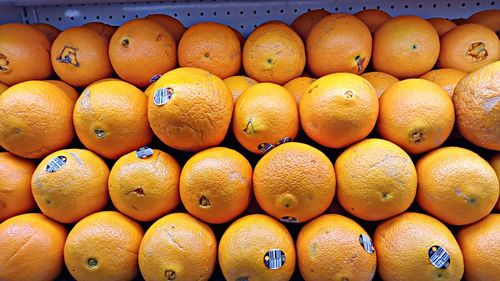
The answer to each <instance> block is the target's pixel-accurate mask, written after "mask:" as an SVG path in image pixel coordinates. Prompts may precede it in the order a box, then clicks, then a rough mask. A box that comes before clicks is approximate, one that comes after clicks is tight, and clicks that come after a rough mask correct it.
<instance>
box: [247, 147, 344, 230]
mask: <svg viewBox="0 0 500 281" xmlns="http://www.w3.org/2000/svg"><path fill="white" fill-rule="evenodd" d="M276 179H279V180H276ZM253 187H254V194H255V198H256V199H257V202H258V203H259V205H260V206H261V207H262V209H264V211H266V213H268V214H270V215H271V216H273V217H275V218H278V219H281V218H283V217H287V216H290V217H292V218H295V219H297V220H298V221H299V222H305V221H308V220H310V219H312V218H314V217H316V216H318V215H320V214H321V213H323V212H324V211H325V210H326V209H327V208H328V207H329V206H330V204H331V203H332V200H333V196H334V195H335V170H334V168H333V164H332V162H330V159H328V157H326V155H325V154H323V153H322V152H321V151H319V150H318V149H316V148H314V147H312V146H309V145H307V144H303V143H297V142H290V143H285V144H282V145H280V146H278V147H276V148H274V149H272V150H271V151H270V152H268V153H267V154H265V155H264V156H263V157H262V158H261V159H260V160H259V162H258V163H257V165H256V166H255V170H254V174H253Z"/></svg>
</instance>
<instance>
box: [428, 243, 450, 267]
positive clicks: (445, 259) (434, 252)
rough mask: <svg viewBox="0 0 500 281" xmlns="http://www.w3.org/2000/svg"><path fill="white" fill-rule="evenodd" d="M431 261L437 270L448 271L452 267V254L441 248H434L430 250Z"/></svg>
mask: <svg viewBox="0 0 500 281" xmlns="http://www.w3.org/2000/svg"><path fill="white" fill-rule="evenodd" d="M429 261H430V262H431V263H432V265H434V266H435V267H437V268H440V269H446V268H448V267H450V262H451V258H450V254H448V251H446V250H445V248H443V247H441V246H436V245H434V246H432V247H431V248H430V249H429Z"/></svg>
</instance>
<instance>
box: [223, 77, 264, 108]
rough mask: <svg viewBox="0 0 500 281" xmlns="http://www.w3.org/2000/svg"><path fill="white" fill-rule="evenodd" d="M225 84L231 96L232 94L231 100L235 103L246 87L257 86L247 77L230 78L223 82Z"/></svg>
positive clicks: (255, 82)
mask: <svg viewBox="0 0 500 281" xmlns="http://www.w3.org/2000/svg"><path fill="white" fill-rule="evenodd" d="M223 81H224V84H226V86H227V88H228V89H229V91H231V94H233V100H234V102H235V103H236V101H237V100H238V97H239V96H241V94H242V93H243V92H244V91H245V90H246V89H248V87H250V86H252V85H255V84H257V81H255V80H254V79H252V78H250V77H247V76H230V77H227V78H226V79H224V80H223Z"/></svg>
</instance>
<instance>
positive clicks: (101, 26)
mask: <svg viewBox="0 0 500 281" xmlns="http://www.w3.org/2000/svg"><path fill="white" fill-rule="evenodd" d="M82 27H86V28H90V29H92V30H94V31H95V32H97V33H99V35H101V36H104V37H105V38H106V39H108V40H110V39H111V37H112V36H113V34H114V33H115V31H116V27H115V26H111V25H109V24H105V23H102V22H88V23H86V24H84V25H82Z"/></svg>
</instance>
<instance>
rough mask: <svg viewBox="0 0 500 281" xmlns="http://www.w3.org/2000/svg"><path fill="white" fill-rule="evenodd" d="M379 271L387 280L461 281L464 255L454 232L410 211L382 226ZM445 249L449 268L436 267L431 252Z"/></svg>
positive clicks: (378, 233) (376, 240) (377, 237)
mask: <svg viewBox="0 0 500 281" xmlns="http://www.w3.org/2000/svg"><path fill="white" fill-rule="evenodd" d="M373 242H374V245H375V250H376V253H377V271H378V273H379V275H380V277H381V278H382V279H383V280H436V281H437V280H456V281H459V280H461V278H462V276H463V273H464V262H463V257H462V252H461V250H460V247H459V246H458V243H457V241H456V240H455V237H453V234H452V233H451V231H450V230H449V229H448V228H447V227H446V226H445V225H444V224H443V223H441V222H440V221H438V220H437V219H435V218H433V217H431V216H428V215H425V214H420V213H412V212H407V213H403V214H401V215H399V216H397V217H394V218H392V219H390V220H387V221H385V222H383V223H381V224H379V225H378V227H377V228H376V229H375V233H374V235H373ZM433 246H439V247H442V248H444V249H445V250H446V251H447V252H448V254H449V255H450V266H449V267H448V268H447V269H439V268H437V267H435V266H434V265H433V264H432V263H431V262H430V260H429V249H430V248H431V247H433Z"/></svg>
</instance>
